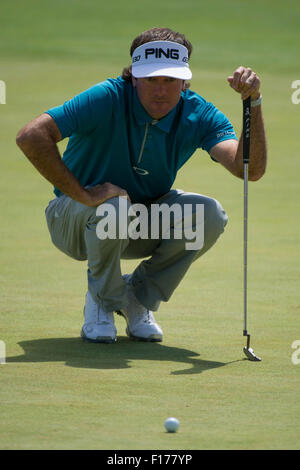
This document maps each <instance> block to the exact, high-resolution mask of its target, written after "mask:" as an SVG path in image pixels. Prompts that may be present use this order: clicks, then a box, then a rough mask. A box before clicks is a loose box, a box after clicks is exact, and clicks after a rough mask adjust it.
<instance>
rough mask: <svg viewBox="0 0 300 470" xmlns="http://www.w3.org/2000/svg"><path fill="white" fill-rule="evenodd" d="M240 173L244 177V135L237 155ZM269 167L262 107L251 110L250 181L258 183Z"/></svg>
mask: <svg viewBox="0 0 300 470" xmlns="http://www.w3.org/2000/svg"><path fill="white" fill-rule="evenodd" d="M235 161H236V165H237V167H238V173H239V174H241V175H244V165H243V135H241V137H240V140H239V145H238V149H237V155H236V159H235ZM266 166H267V141H266V134H265V126H264V121H263V115H262V107H261V106H256V107H254V108H251V131H250V159H249V174H248V176H249V180H251V181H256V180H258V179H259V178H261V177H262V176H263V174H264V173H265V170H266Z"/></svg>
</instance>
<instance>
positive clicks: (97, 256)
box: [45, 189, 228, 312]
mask: <svg viewBox="0 0 300 470" xmlns="http://www.w3.org/2000/svg"><path fill="white" fill-rule="evenodd" d="M124 201H125V199H123V202H124ZM123 202H122V210H124V204H123ZM106 203H110V204H112V205H113V206H114V208H115V211H116V215H117V216H118V214H119V211H120V199H119V198H111V199H109V200H108V201H106ZM154 203H156V204H167V205H168V206H169V207H171V206H172V205H173V204H179V205H180V206H181V207H182V208H183V207H184V206H185V205H186V204H187V205H190V207H192V208H193V211H192V214H193V215H192V217H191V221H192V222H191V223H192V227H193V228H194V229H196V225H195V224H196V217H195V213H196V207H197V206H196V205H197V204H203V205H204V244H203V246H202V247H201V248H200V249H196V250H195V249H192V250H191V249H186V242H187V241H190V240H187V239H186V238H185V237H184V234H183V236H182V237H181V239H179V238H177V237H176V236H174V227H175V226H176V224H175V223H173V224H172V222H171V223H170V231H169V238H168V239H167V238H164V237H163V236H162V231H161V230H160V233H159V238H155V239H151V237H149V238H147V239H142V238H137V239H131V238H130V237H127V238H120V237H116V238H106V239H100V238H99V237H98V236H97V224H98V222H99V221H100V220H102V221H103V217H104V216H103V215H102V216H101V215H97V214H96V212H97V208H96V207H88V206H85V205H83V204H81V203H79V202H77V201H74V200H73V199H71V198H69V197H68V196H65V195H63V196H60V197H57V198H55V199H53V200H52V201H50V203H49V205H48V207H47V208H46V211H45V213H46V219H47V224H48V228H49V232H50V235H51V239H52V241H53V243H54V245H55V246H56V247H57V248H58V249H59V250H61V251H62V252H63V253H65V254H66V255H68V256H70V257H71V258H74V259H76V260H80V261H83V260H87V264H88V270H87V278H88V290H89V291H90V293H91V295H92V297H93V299H94V300H95V301H96V302H97V303H98V304H99V305H100V306H101V307H102V308H103V309H104V310H105V311H108V312H109V311H115V310H119V309H122V308H124V307H126V306H127V305H128V301H127V293H126V292H127V291H126V285H125V282H124V280H123V278H122V272H121V261H120V260H121V259H143V261H141V262H140V264H139V265H138V266H137V268H136V269H135V270H134V272H133V275H132V284H133V286H134V289H135V295H136V297H137V299H138V300H139V301H140V302H141V303H142V304H143V305H144V306H145V307H146V308H148V309H150V310H153V311H156V310H157V309H158V308H159V305H160V302H161V301H165V302H166V301H168V300H169V299H170V297H171V295H172V293H173V292H174V290H175V289H176V287H177V286H178V285H179V283H180V281H181V280H182V279H183V277H184V275H185V274H186V272H187V270H188V269H189V267H190V265H191V264H192V263H193V262H194V261H195V260H196V259H197V258H199V257H200V256H201V255H203V254H204V253H205V252H206V251H207V250H208V249H209V248H210V247H211V246H213V245H214V243H215V242H216V241H217V239H218V237H219V236H220V235H221V233H222V232H223V231H224V227H225V225H226V223H227V220H228V219H227V215H226V213H225V211H224V210H223V208H222V206H221V205H220V203H219V202H218V201H216V200H215V199H212V198H209V197H206V196H203V195H200V194H196V193H186V192H183V191H181V190H176V189H173V190H171V191H169V192H168V193H167V194H165V195H164V196H162V197H161V198H159V199H158V200H156V201H152V204H154ZM126 205H127V206H128V207H129V206H130V204H129V203H128V201H127V200H126ZM194 208H195V209H194ZM148 209H150V205H149V206H148ZM182 213H183V214H184V211H182ZM149 214H150V210H149ZM132 219H133V216H130V215H129V216H128V217H127V224H128V225H129V224H130V222H131V221H132ZM194 219H195V220H194ZM118 220H119V217H117V218H116V223H117V224H118ZM122 220H124V217H123V219H122ZM150 223H151V220H150V215H149V224H150ZM117 228H120V227H117ZM123 228H124V227H123ZM117 233H118V231H117ZM123 274H124V273H123Z"/></svg>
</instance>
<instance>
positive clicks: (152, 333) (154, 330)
mask: <svg viewBox="0 0 300 470" xmlns="http://www.w3.org/2000/svg"><path fill="white" fill-rule="evenodd" d="M123 279H124V280H125V281H126V283H127V286H128V298H129V305H128V307H127V308H124V309H122V310H118V311H117V313H118V314H119V315H122V316H123V317H124V318H125V320H126V322H127V328H126V334H127V336H129V337H130V338H132V339H135V340H139V341H157V342H158V341H162V338H163V332H162V329H161V328H160V326H159V325H158V324H157V323H156V321H155V318H154V315H153V313H152V312H151V310H148V309H147V308H145V307H144V306H143V305H142V304H141V303H140V302H139V301H138V300H137V298H136V296H135V295H134V291H133V286H132V285H131V284H130V280H131V275H129V274H125V275H124V276H123Z"/></svg>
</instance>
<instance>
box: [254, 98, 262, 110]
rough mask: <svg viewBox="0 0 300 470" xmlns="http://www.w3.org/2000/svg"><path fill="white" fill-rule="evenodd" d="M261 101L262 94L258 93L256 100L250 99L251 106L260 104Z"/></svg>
mask: <svg viewBox="0 0 300 470" xmlns="http://www.w3.org/2000/svg"><path fill="white" fill-rule="evenodd" d="M261 102H262V95H260V97H259V98H257V100H254V101H251V108H256V106H259V105H261Z"/></svg>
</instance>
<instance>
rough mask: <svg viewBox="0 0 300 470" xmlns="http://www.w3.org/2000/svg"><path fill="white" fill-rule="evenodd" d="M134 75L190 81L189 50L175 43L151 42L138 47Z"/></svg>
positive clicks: (134, 53) (135, 55)
mask: <svg viewBox="0 0 300 470" xmlns="http://www.w3.org/2000/svg"><path fill="white" fill-rule="evenodd" d="M132 75H133V76H134V77H135V78H142V77H159V76H162V77H173V78H180V79H182V80H190V79H191V78H192V72H191V71H190V68H189V62H188V50H187V48H186V47H185V46H183V45H181V44H178V43H177V42H173V41H151V42H147V43H145V44H142V45H141V46H139V47H137V48H136V49H135V50H134V52H133V54H132Z"/></svg>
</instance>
